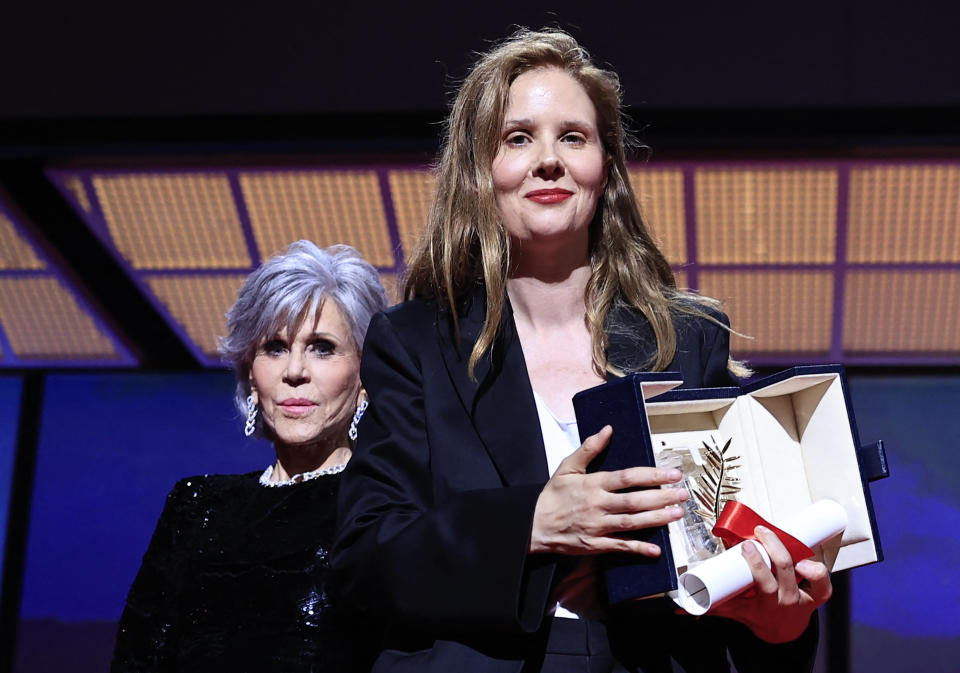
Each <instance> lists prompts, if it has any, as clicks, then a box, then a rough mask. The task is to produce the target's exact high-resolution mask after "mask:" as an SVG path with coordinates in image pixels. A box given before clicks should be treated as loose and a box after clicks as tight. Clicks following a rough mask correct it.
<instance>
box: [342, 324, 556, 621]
mask: <svg viewBox="0 0 960 673" xmlns="http://www.w3.org/2000/svg"><path fill="white" fill-rule="evenodd" d="M401 331H404V330H398V329H397V328H396V326H395V325H394V324H392V323H391V320H390V318H389V317H388V316H387V315H385V314H382V313H381V314H378V315H377V316H375V317H374V319H373V321H372V322H371V324H370V327H369V330H368V332H367V336H366V339H365V342H364V353H363V360H362V365H361V378H362V380H363V383H364V387H365V389H366V390H367V393H368V396H369V398H370V406H369V408H368V409H367V412H366V414H365V416H364V418H363V421H362V423H361V425H360V429H359V430H360V432H359V438H358V444H357V447H356V450H355V451H354V455H353V457H352V459H351V461H350V463H349V465H348V467H347V469H346V470H345V472H344V475H343V478H342V481H341V486H340V494H339V502H338V507H337V511H338V517H337V518H338V535H337V540H336V542H335V544H334V565H335V567H336V569H337V571H338V575H339V580H340V582H341V583H342V587H343V590H344V591H345V592H346V594H347V595H348V597H350V598H351V600H354V601H356V602H358V603H360V604H362V605H364V606H366V607H368V608H374V609H375V608H376V606H380V608H381V609H384V610H386V611H388V613H389V614H390V615H391V617H392V618H393V619H394V620H396V621H397V622H399V623H401V624H402V625H403V626H405V627H411V628H424V627H429V629H430V631H431V632H432V633H434V634H450V633H463V632H470V631H476V630H477V629H484V630H487V629H494V630H507V631H511V632H517V631H518V630H519V631H520V632H529V631H533V630H536V628H537V627H538V626H539V624H540V622H541V620H542V619H543V615H544V613H545V611H546V603H547V599H548V596H549V583H550V577H551V575H552V571H553V564H552V562H551V561H550V560H549V559H547V558H546V557H544V558H540V557H534V556H530V555H528V553H527V550H528V547H529V537H530V531H531V528H532V524H533V510H534V507H535V505H536V501H537V498H538V497H539V494H540V491H541V490H542V485H529V486H527V485H524V486H516V487H502V486H501V487H495V488H480V489H477V490H459V491H450V490H449V489H441V488H436V487H435V481H436V478H437V477H438V475H434V474H433V473H432V465H433V461H432V456H433V453H434V452H436V451H456V449H457V446H456V440H457V436H456V433H455V432H451V433H448V436H447V437H446V439H447V440H448V441H449V444H450V445H448V446H441V447H437V446H431V441H430V438H431V437H432V436H434V437H435V436H436V433H430V432H428V428H427V421H426V418H427V414H426V407H427V405H429V404H430V403H431V400H429V399H426V397H427V396H426V394H425V377H430V376H444V375H445V373H444V371H443V370H442V367H441V369H440V370H436V369H433V370H429V371H425V364H424V362H423V361H422V359H421V358H420V357H418V355H417V348H418V346H419V347H426V348H429V347H431V345H430V344H427V345H426V346H424V339H425V337H424V330H422V329H420V330H418V331H417V332H416V333H413V330H411V329H409V328H408V329H407V330H406V332H408V333H407V334H406V341H407V342H409V345H408V344H407V343H405V342H404V339H403V338H402V337H401V334H400V332H401ZM432 347H434V348H435V347H436V346H435V344H434V345H433V346H432ZM430 367H434V368H436V367H437V365H436V363H433V364H432V365H430ZM428 369H429V367H428ZM449 394H451V395H452V394H455V393H454V392H453V390H450V391H449ZM458 430H460V431H462V432H470V431H472V427H465V428H458ZM435 441H436V440H435Z"/></svg>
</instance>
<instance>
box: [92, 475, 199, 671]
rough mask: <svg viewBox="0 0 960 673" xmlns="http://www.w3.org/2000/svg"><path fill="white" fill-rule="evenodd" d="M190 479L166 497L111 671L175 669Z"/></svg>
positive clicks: (130, 596)
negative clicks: (179, 558)
mask: <svg viewBox="0 0 960 673" xmlns="http://www.w3.org/2000/svg"><path fill="white" fill-rule="evenodd" d="M185 481H186V480H183V481H180V482H178V483H177V485H176V486H174V487H173V489H172V490H171V491H170V493H169V494H168V495H167V500H166V503H165V505H164V508H163V512H162V513H161V515H160V520H159V521H158V522H157V527H156V529H155V530H154V532H153V537H152V538H151V540H150V546H149V547H148V548H147V551H146V553H145V554H144V556H143V562H142V563H141V565H140V570H139V571H138V572H137V576H136V578H135V579H134V581H133V585H132V586H131V587H130V592H129V594H128V595H127V602H126V605H125V607H124V609H123V614H122V615H121V617H120V624H119V626H118V629H117V642H116V646H115V648H114V652H113V663H112V665H111V667H110V670H111V672H112V673H126V672H128V671H129V672H133V671H137V672H140V673H145V672H148V671H173V670H174V669H175V664H176V661H175V659H176V655H175V651H176V641H177V615H176V610H175V601H176V594H177V589H176V579H175V578H176V576H177V575H176V571H175V568H174V567H173V566H174V557H175V548H176V541H175V536H176V532H177V522H176V519H177V512H178V511H179V509H180V506H179V504H178V503H179V500H180V498H181V493H182V491H183V489H184V488H185V487H184V483H185Z"/></svg>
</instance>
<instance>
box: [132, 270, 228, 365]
mask: <svg viewBox="0 0 960 673" xmlns="http://www.w3.org/2000/svg"><path fill="white" fill-rule="evenodd" d="M245 278H246V275H245V274H230V275H220V274H218V275H213V274H211V275H189V276H186V275H184V276H171V275H163V276H146V281H147V283H148V284H149V285H150V289H151V290H153V292H154V293H155V294H156V295H157V297H158V298H159V299H160V301H162V302H163V304H164V306H166V307H167V310H168V311H170V313H171V315H173V317H174V319H175V320H176V321H177V322H178V323H179V324H180V326H181V327H182V328H183V329H184V330H186V332H187V334H188V335H189V336H190V339H191V340H193V342H194V343H195V344H196V345H197V346H199V347H200V349H201V350H202V351H203V352H204V353H206V354H207V355H211V356H213V357H217V343H218V342H217V338H218V337H221V336H223V335H224V334H225V333H226V324H227V323H226V318H225V317H224V316H225V315H226V312H227V309H228V308H230V306H231V305H232V304H233V302H234V301H236V298H237V291H238V290H239V289H240V286H241V285H242V284H243V281H244V279H245Z"/></svg>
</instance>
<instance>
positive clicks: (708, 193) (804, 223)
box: [694, 168, 837, 264]
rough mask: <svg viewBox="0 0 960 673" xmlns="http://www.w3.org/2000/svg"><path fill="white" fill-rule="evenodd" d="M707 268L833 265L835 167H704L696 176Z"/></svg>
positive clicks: (700, 244) (700, 249) (701, 250)
mask: <svg viewBox="0 0 960 673" xmlns="http://www.w3.org/2000/svg"><path fill="white" fill-rule="evenodd" d="M694 183H695V189H696V204H697V258H698V261H699V262H700V263H703V264H771V263H773V264H804V263H819V264H825V263H832V262H833V261H834V258H835V256H836V252H835V247H836V229H837V222H836V212H837V170H836V169H834V168H809V169H806V168H797V169H795V168H784V169H778V168H750V169H740V168H736V169H733V168H731V169H720V168H701V169H698V170H697V171H696V174H695V176H694Z"/></svg>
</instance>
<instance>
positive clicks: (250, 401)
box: [243, 393, 257, 437]
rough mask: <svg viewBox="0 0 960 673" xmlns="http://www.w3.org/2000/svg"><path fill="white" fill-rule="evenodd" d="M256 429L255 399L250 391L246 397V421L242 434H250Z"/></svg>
mask: <svg viewBox="0 0 960 673" xmlns="http://www.w3.org/2000/svg"><path fill="white" fill-rule="evenodd" d="M256 429H257V401H256V400H255V399H254V397H253V393H250V396H249V397H248V398H247V422H246V424H245V425H244V426H243V434H245V435H246V436H247V437H249V436H250V435H252V434H253V433H254V431H255V430H256Z"/></svg>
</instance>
